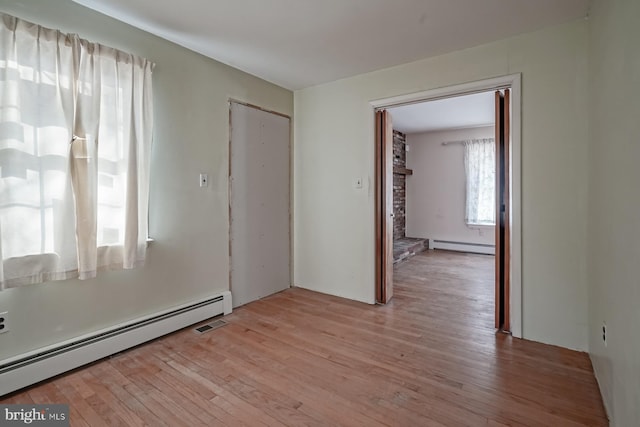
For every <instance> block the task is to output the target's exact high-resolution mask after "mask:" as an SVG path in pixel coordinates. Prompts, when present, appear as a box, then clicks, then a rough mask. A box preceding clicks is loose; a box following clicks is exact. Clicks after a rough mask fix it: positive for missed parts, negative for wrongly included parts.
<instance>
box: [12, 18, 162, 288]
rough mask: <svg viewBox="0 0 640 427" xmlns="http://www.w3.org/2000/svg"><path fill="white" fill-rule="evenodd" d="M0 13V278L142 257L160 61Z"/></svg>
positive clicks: (47, 274) (129, 264)
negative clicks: (154, 72) (154, 79)
mask: <svg viewBox="0 0 640 427" xmlns="http://www.w3.org/2000/svg"><path fill="white" fill-rule="evenodd" d="M0 18H1V22H0V255H1V258H2V263H0V289H2V288H6V287H12V286H19V285H23V284H29V283H38V282H43V281H48V280H60V279H66V278H71V277H80V278H81V279H86V278H91V277H95V275H96V272H97V271H99V270H101V269H110V268H134V267H136V266H138V265H140V264H141V263H142V262H143V261H144V258H145V251H146V238H147V206H148V188H149V163H150V150H151V133H152V128H153V110H152V88H151V71H152V69H153V63H151V62H149V61H147V60H146V59H143V58H139V57H135V56H133V55H130V54H127V53H123V52H121V51H118V50H116V49H112V48H108V47H105V46H102V45H99V44H96V43H90V42H88V41H86V40H83V39H80V38H79V37H77V36H76V35H66V34H63V33H61V32H60V31H56V30H51V29H47V28H43V27H41V26H38V25H35V24H31V23H29V22H26V21H23V20H20V19H18V18H14V17H11V16H9V15H5V14H0Z"/></svg>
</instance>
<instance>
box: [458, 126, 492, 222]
mask: <svg viewBox="0 0 640 427" xmlns="http://www.w3.org/2000/svg"><path fill="white" fill-rule="evenodd" d="M495 151H496V150H495V140H494V139H492V138H486V139H473V140H468V141H465V142H464V169H465V174H466V212H465V222H466V223H467V224H468V225H494V224H495V196H496V195H495V188H496V186H495V184H496V181H495V180H496V172H495V171H496V158H495Z"/></svg>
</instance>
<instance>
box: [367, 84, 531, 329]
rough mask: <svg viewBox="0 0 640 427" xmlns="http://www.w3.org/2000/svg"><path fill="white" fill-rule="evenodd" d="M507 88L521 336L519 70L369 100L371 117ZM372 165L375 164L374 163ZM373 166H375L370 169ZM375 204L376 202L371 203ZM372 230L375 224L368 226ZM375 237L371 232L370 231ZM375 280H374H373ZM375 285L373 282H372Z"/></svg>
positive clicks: (515, 308)
mask: <svg viewBox="0 0 640 427" xmlns="http://www.w3.org/2000/svg"><path fill="white" fill-rule="evenodd" d="M506 88H510V89H511V129H510V131H511V132H510V133H511V135H510V136H511V138H510V141H511V145H510V149H511V163H510V169H511V170H510V173H509V176H510V178H511V182H510V186H509V187H510V189H511V236H510V242H511V245H510V247H511V254H510V263H511V266H510V267H511V268H510V276H509V277H510V290H511V294H510V298H509V305H510V310H509V311H510V317H511V334H512V335H513V336H514V337H516V338H522V336H523V334H522V329H523V325H522V194H521V192H522V163H521V158H522V76H521V74H520V73H517V74H510V75H506V76H501V77H495V78H490V79H486V80H479V81H474V82H468V83H462V84H457V85H452V86H447V87H441V88H436V89H431V90H426V91H421V92H415V93H409V94H405V95H398V96H393V97H389V98H383V99H377V100H373V101H371V102H369V105H370V108H371V114H372V117H373V115H374V114H375V111H377V110H380V109H385V108H391V107H397V106H400V105H408V104H416V103H421V102H425V101H434V100H437V99H443V98H451V97H454V96H461V95H470V94H473V93H478V92H487V91H495V90H498V89H506ZM374 166H375V165H374ZM374 170H375V169H374ZM375 208H377V206H376V207H375ZM372 232H373V233H375V225H374V227H373V228H372ZM374 237H375V234H374ZM374 282H375V281H374ZM374 286H377V283H374Z"/></svg>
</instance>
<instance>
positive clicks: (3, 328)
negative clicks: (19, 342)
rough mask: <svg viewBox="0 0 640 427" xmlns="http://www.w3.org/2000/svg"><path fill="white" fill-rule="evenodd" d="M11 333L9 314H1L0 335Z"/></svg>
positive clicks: (6, 312)
mask: <svg viewBox="0 0 640 427" xmlns="http://www.w3.org/2000/svg"><path fill="white" fill-rule="evenodd" d="M5 332H9V312H8V311H5V312H2V313H0V334H3V333H5Z"/></svg>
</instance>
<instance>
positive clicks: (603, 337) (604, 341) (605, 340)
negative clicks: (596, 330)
mask: <svg viewBox="0 0 640 427" xmlns="http://www.w3.org/2000/svg"><path fill="white" fill-rule="evenodd" d="M602 342H603V343H604V346H605V347H606V346H607V324H606V323H604V322H602Z"/></svg>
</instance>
